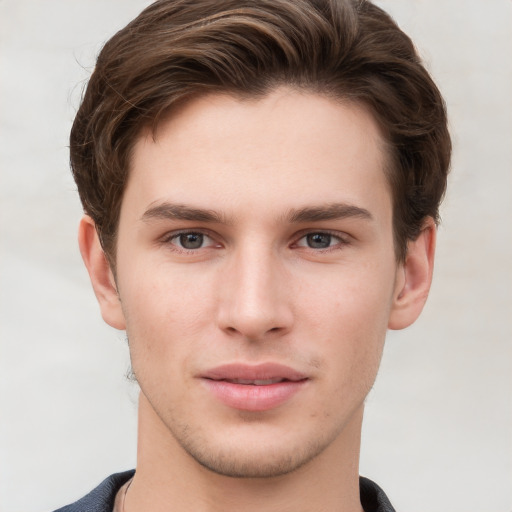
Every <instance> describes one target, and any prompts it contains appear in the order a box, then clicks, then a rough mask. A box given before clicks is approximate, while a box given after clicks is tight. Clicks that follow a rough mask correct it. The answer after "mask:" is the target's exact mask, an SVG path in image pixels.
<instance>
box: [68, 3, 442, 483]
mask: <svg viewBox="0 0 512 512" xmlns="http://www.w3.org/2000/svg"><path fill="white" fill-rule="evenodd" d="M449 153H450V141H449V137H448V134H447V130H446V116H445V110H444V105H443V101H442V98H441V96H440V95H439V92H438V90H437V88H436V87H435V85H434V84H433V82H432V80H431V79H430V77H429V75H428V74H427V72H426V71H425V70H424V68H423V67H422V66H421V64H420V62H419V59H418V57H417V55H416V53H415V51H414V48H413V46H412V43H411V41H410V40H409V39H408V37H407V36H405V35H404V34H403V33H402V32H401V31H400V30H399V29H398V27H397V26H396V25H395V24H394V22H393V21H392V20H391V19H390V18H389V17H388V16H387V15H386V14H385V13H383V12H382V11H381V10H380V9H378V8H377V7H375V6H374V5H373V4H371V3H369V2H351V1H342V0H337V1H335V0H323V1H321V0H316V1H313V0H310V1H301V0H299V1H297V0H293V1H292V0H277V1H276V0H272V1H265V0H262V1H258V2H253V1H240V0H236V1H234V0H233V1H231V0H226V1H201V0H198V1H194V2H184V1H160V2H156V3H155V4H153V5H151V6H150V7H148V8H147V9H146V10H145V11H144V12H143V13H142V14H141V15H140V16H139V17H138V18H137V19H135V20H134V21H133V22H132V23H131V24H129V25H128V26H127V27H126V28H125V29H123V30H121V31H120V32H119V33H118V34H116V35H115V36H114V37H113V38H112V39H111V40H110V41H109V42H108V43H107V44H106V45H105V47H104V49H103V50H102V52H101V54H100V56H99V57H98V63H97V66H96V69H95V71H94V73H93V75H92V77H91V80H90V82H89V85H88V88H87V90H86V93H85V96H84V100H83V103H82V106H81V107H80V110H79V112H78V114H77V118H76V121H75V124H74V126H73V130H72V135H71V160H72V167H73V172H74V174H75V178H76V181H77V184H78V188H79V192H80V195H81V198H82V201H83V204H84V209H85V212H86V214H87V218H86V220H85V221H84V222H83V223H82V227H81V235H80V240H81V249H82V254H83V255H84V259H85V262H86V265H87V266H88V269H89V272H90V274H91V279H92V282H93V286H94V288H95V291H96V294H97V296H98V299H99V302H100V306H101V309H102V313H103V316H104V318H105V320H106V321H107V322H108V323H109V324H110V325H113V326H114V327H116V328H119V329H126V331H127V334H128V339H129V344H130V353H131V360H132V365H133V369H134V372H135V375H136V377H137V379H138V381H139V384H140V386H141V390H142V395H141V396H142V401H141V408H140V410H141V411H142V417H143V423H144V428H141V432H142V433H143V435H144V433H147V432H148V431H151V435H149V436H146V437H149V438H151V439H152V440H153V441H152V443H153V445H154V444H155V443H158V442H157V441H155V439H160V441H161V442H160V443H159V444H158V449H159V450H162V449H164V448H163V447H167V448H166V449H169V450H171V449H172V450H173V457H174V458H175V457H177V456H182V455H183V454H184V453H187V454H188V455H192V459H193V460H195V461H196V462H198V463H199V464H200V465H202V466H205V467H207V468H209V469H211V470H213V471H214V472H216V473H219V474H222V475H228V476H239V477H240V476H245V477H265V476H266V477H268V476H276V475H281V474H284V473H290V472H293V471H295V470H297V469H298V468H300V467H302V466H307V463H308V462H309V461H313V460H319V459H321V458H322V457H324V459H325V457H327V458H328V457H332V455H333V453H336V455H337V457H338V458H339V457H346V458H347V460H349V459H350V460H352V462H353V463H354V464H356V456H355V455H356V452H357V449H356V446H358V445H357V440H358V436H359V433H360V422H361V418H362V409H363V402H364V398H365V396H366V394H367V393H368V391H369V389H370V388H371V386H372V384H373V381H374V378H375V376H376V373H377V368H378V365H379V361H380V355H381V352H382V347H383V344H384V338H385V333H386V330H387V328H403V327H406V326H407V325H409V324H411V323H412V322H413V321H414V320H415V319H416V317H417V316H418V315H419V313H420V311H421V308H422V306H423V304H424V302H425V299H426V295H427V293H428V288H429V285H430V279H431V274H432V261H433V252H434V241H435V222H436V220H437V217H438V207H439V201H440V199H441V197H442V195H443V192H444V189H445V183H446V174H447V168H448V160H449ZM165 433H167V434H169V433H170V434H171V436H168V435H167V437H166V434H165ZM248 440H251V441H252V442H250V443H249V442H248ZM173 443H174V444H173ZM169 446H171V448H169ZM176 446H179V448H176ZM175 448H176V449H175ZM147 451H148V450H145V452H147ZM149 451H150V450H149ZM180 454H181V455H180ZM157 458H158V457H157ZM158 460H161V458H160V459H158ZM184 460H185V461H186V462H184V463H187V464H188V463H189V459H188V458H186V457H185V459H184ZM153 462H155V461H153ZM331 467H332V465H331Z"/></svg>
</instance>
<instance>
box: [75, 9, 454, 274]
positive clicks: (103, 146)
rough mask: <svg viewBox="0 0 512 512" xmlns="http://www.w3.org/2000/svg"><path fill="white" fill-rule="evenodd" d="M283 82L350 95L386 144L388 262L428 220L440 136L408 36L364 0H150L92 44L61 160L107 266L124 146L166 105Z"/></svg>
mask: <svg viewBox="0 0 512 512" xmlns="http://www.w3.org/2000/svg"><path fill="white" fill-rule="evenodd" d="M282 84H288V85H290V86H293V87H297V88H301V89H305V90H309V91H312V92H318V93H321V94H327V95H329V96H331V97H335V98H340V99H347V100H349V101H352V100H353V101H357V102H360V103H362V104H364V105H366V106H367V107H369V108H370V110H371V112H372V113H373V115H374V116H375V118H376V119H377V121H378V122H379V124H380V126H381V128H382V131H383V134H384V136H385V138H386V140H387V143H388V147H389V153H390V159H389V166H388V167H389V168H388V169H386V172H387V175H388V180H389V183H390V185H391V189H392V194H393V227H394V238H395V250H396V254H397V258H398V259H399V260H403V259H404V258H405V255H406V247H407V241H408V240H411V239H412V240H413V239H415V238H416V237H417V236H418V234H419V233H420V231H421V228H422V225H423V222H424V220H425V218H426V217H427V216H431V217H433V218H434V219H435V220H436V222H437V221H438V216H439V214H438V210H439V204H440V202H441V199H442V197H443V194H444V191H445V188H446V177H447V174H448V168H449V162H450V153H451V143H450V136H449V133H448V129H447V119H446V109H445V105H444V102H443V98H442V96H441V94H440V92H439V90H438V89H437V87H436V85H435V84H434V82H433V81H432V79H431V77H430V76H429V74H428V72H427V71H426V70H425V68H424V67H423V66H422V64H421V62H420V59H419V57H418V55H417V53H416V51H415V49H414V46H413V44H412V42H411V40H410V39H409V37H408V36H407V35H406V34H404V33H403V32H402V31H401V30H400V29H399V27H398V26H397V25H396V23H395V22H394V21H393V20H392V18H391V17H390V16H389V15H388V14H386V13H385V12H384V11H382V10H381V9H380V8H378V7H376V6H375V5H373V4H372V3H371V2H369V1H364V0H193V1H192V0H160V1H157V2H155V3H153V4H152V5H150V6H149V7H148V8H146V9H145V10H144V11H143V12H142V13H141V14H140V15H139V16H138V17H137V18H136V19H134V20H133V21H132V22H131V23H130V24H129V25H127V26H126V27H125V28H124V29H122V30H120V31H119V32H118V33H117V34H115V35H114V36H113V37H112V38H111V39H110V40H109V41H108V42H107V43H106V44H105V46H104V47H103V49H102V51H101V52H100V54H99V56H98V60H97V64H96V68H95V70H94V72H93V74H92V76H91V78H90V80H89V83H88V86H87V89H86V91H85V94H84V97H83V101H82V104H81V106H80V109H79V111H78V113H77V115H76V118H75V121H74V124H73V128H72V130H71V138H70V148H71V168H72V171H73V174H74V178H75V181H76V183H77V186H78V191H79V194H80V198H81V201H82V204H83V207H84V210H85V212H86V213H87V214H89V215H90V216H91V217H92V219H93V220H94V222H95V223H96V228H97V231H98V234H99V237H100V240H101V243H102V246H103V249H104V251H105V253H106V254H107V256H108V257H109V260H110V262H111V264H114V263H115V245H116V244H115V241H116V231H117V225H118V222H119V212H120V206H121V201H122V197H123V192H124V188H125V185H126V182H127V178H128V173H129V167H130V151H131V148H132V147H133V144H134V141H135V139H136V138H137V136H138V135H139V134H140V132H141V130H142V128H143V127H145V126H147V125H148V124H152V125H153V127H156V126H157V124H158V121H159V120H160V119H161V117H162V115H164V114H165V113H166V112H167V111H168V110H169V109H170V107H171V106H172V105H174V104H176V102H177V101H181V100H184V99H186V98H188V97H191V96H195V95H198V94H204V93H208V92H220V91H222V92H228V93H233V94H235V95H242V96H252V97H258V96H261V95H264V94H267V93H268V92H270V91H271V90H272V89H273V88H275V87H277V86H279V85H282Z"/></svg>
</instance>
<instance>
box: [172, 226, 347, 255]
mask: <svg viewBox="0 0 512 512" xmlns="http://www.w3.org/2000/svg"><path fill="white" fill-rule="evenodd" d="M183 235H201V236H204V237H208V238H210V239H211V240H212V241H213V242H214V243H213V244H212V245H211V246H210V247H212V246H213V247H214V246H215V245H217V246H220V244H218V243H217V244H215V238H214V237H213V236H212V234H211V233H210V232H209V231H205V230H201V229H197V230H183V231H178V232H172V233H169V234H168V235H166V236H165V237H163V238H162V243H163V244H169V245H172V246H173V247H172V250H173V251H176V252H179V253H184V254H193V253H197V252H198V251H199V250H200V249H207V248H208V247H198V248H196V249H187V248H184V247H180V246H178V245H176V244H173V243H172V242H173V241H174V240H177V239H179V237H180V236H183ZM310 235H327V236H329V237H331V238H334V239H336V240H337V243H335V244H333V245H332V246H329V247H325V248H313V247H308V246H306V245H298V244H299V242H300V241H301V240H302V239H304V238H306V237H307V236H310ZM349 244H350V240H349V236H348V235H346V234H341V233H339V232H333V231H329V230H319V231H314V230H308V231H304V232H301V233H299V234H298V236H297V238H296V241H295V242H293V243H292V244H291V247H301V248H304V249H306V250H310V251H313V252H314V253H327V252H332V251H336V250H340V249H341V248H343V247H345V246H347V245H349Z"/></svg>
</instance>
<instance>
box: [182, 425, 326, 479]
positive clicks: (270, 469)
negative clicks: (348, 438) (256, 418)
mask: <svg viewBox="0 0 512 512" xmlns="http://www.w3.org/2000/svg"><path fill="white" fill-rule="evenodd" d="M334 437H335V436H332V438H326V437H323V438H318V437H316V438H315V439H314V440H309V442H308V441H306V440H300V439H295V440H294V439H292V436H283V435H281V436H279V437H278V439H277V442H276V437H275V436H273V439H272V440H267V441H265V439H264V438H261V437H260V436H257V435H256V436H252V437H251V436H250V435H246V436H244V437H243V439H238V441H239V442H233V441H234V440H233V439H231V442H230V440H229V439H224V440H220V439H217V440H216V441H217V442H216V444H215V445H213V444H212V443H211V442H210V443H206V442H197V441H196V442H189V441H190V440H191V439H190V438H188V439H181V440H179V439H178V442H179V443H180V445H181V447H182V448H183V449H184V450H185V451H186V452H187V453H188V455H189V456H190V457H192V458H193V459H194V460H195V461H196V462H197V463H199V464H200V465H201V466H203V467H204V468H206V469H208V470H209V471H211V472H213V473H216V474H218V475H223V476H227V477H231V478H275V477H279V476H283V475H287V474H289V473H293V472H294V471H297V470H298V469H300V468H302V467H303V466H305V465H307V464H308V463H309V462H310V461H312V460H313V459H315V458H316V457H318V456H319V455H320V454H321V453H322V452H323V451H324V450H325V449H326V448H327V447H328V446H329V445H330V444H331V443H332V441H333V440H334Z"/></svg>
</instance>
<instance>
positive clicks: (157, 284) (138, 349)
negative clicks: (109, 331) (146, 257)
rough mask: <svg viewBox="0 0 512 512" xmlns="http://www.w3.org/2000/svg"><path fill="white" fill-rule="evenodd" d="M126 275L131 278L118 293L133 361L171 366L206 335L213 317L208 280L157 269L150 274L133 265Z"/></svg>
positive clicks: (152, 267)
mask: <svg viewBox="0 0 512 512" xmlns="http://www.w3.org/2000/svg"><path fill="white" fill-rule="evenodd" d="M124 275H125V276H129V277H128V278H125V280H124V281H123V282H122V283H120V287H119V289H120V295H121V301H122V307H123V312H124V316H125V319H126V331H127V335H128V339H129V341H130V351H131V355H132V359H133V360H134V359H137V358H139V357H141V358H144V360H148V359H151V360H155V364H157V365H158V361H160V362H161V363H162V364H163V362H164V361H166V362H167V364H168V363H169V362H172V361H173V360H176V359H177V358H176V355H179V354H181V353H182V352H183V351H184V350H186V349H187V347H190V344H191V339H192V338H194V339H197V337H198V336H200V337H201V338H202V337H204V336H205V335H206V332H205V331H206V330H207V324H208V320H210V321H211V317H212V314H213V312H212V307H213V306H212V302H213V301H212V296H211V293H209V292H208V290H209V289H210V288H211V287H210V285H209V283H208V281H207V280H206V279H201V280H198V279H197V276H194V275H187V274H186V273H183V272H181V273H177V272H172V271H171V270H170V269H166V268H164V267H163V266H158V265H157V266H150V271H149V272H146V271H145V269H143V270H140V269H139V268H138V267H137V265H133V266H132V268H131V271H130V272H125V274H124ZM133 363H134V364H135V363H136V361H133Z"/></svg>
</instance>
